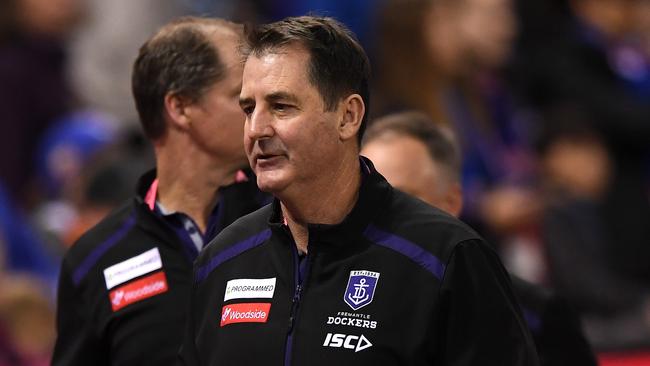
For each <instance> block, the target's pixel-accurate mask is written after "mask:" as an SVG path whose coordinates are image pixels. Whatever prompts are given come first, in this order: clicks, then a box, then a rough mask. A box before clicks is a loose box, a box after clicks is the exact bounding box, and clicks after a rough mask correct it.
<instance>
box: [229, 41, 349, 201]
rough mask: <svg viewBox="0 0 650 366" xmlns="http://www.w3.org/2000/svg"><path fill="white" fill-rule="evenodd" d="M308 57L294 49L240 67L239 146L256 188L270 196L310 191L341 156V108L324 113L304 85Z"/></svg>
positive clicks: (255, 58)
mask: <svg viewBox="0 0 650 366" xmlns="http://www.w3.org/2000/svg"><path fill="white" fill-rule="evenodd" d="M309 59H310V56H309V54H308V52H307V51H306V50H305V49H304V48H303V47H301V46H299V45H288V46H285V47H283V48H281V49H279V50H277V51H276V52H274V53H267V54H264V55H261V56H259V57H258V56H255V55H251V56H250V57H249V58H248V60H247V61H246V65H245V66H244V76H243V84H242V91H241V95H240V105H241V108H242V110H243V111H244V112H245V114H246V123H245V129H244V146H245V149H246V155H247V156H248V161H249V163H250V165H251V167H252V168H253V170H254V171H255V174H257V185H258V186H259V188H260V189H261V190H263V191H266V192H271V193H274V194H276V195H277V194H282V193H285V192H286V193H290V192H292V191H296V190H300V189H301V187H306V186H309V187H313V186H314V184H318V183H319V182H321V181H322V178H323V176H325V175H327V174H332V173H333V171H332V170H334V169H336V167H337V164H338V163H337V162H338V156H339V154H340V153H341V149H342V148H341V147H342V144H341V140H340V138H339V133H338V128H337V126H338V124H339V119H340V115H339V114H340V112H339V110H340V109H341V108H337V109H336V110H334V111H329V112H327V111H325V104H324V102H323V99H322V97H321V95H320V93H319V92H318V90H317V89H316V87H314V86H313V85H312V83H311V82H310V81H309V78H308V74H307V65H308V63H309Z"/></svg>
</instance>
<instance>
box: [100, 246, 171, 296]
mask: <svg viewBox="0 0 650 366" xmlns="http://www.w3.org/2000/svg"><path fill="white" fill-rule="evenodd" d="M160 268H162V260H161V259H160V252H159V251H158V248H153V249H151V250H147V251H146V252H144V253H142V254H140V255H137V256H135V257H133V258H129V259H127V260H125V261H123V262H120V263H118V264H115V265H112V266H110V267H108V268H106V269H105V270H104V279H105V280H106V288H107V289H109V290H110V289H112V288H113V287H115V286H117V285H119V284H122V283H124V282H126V281H129V280H131V279H134V278H136V277H138V276H142V275H143V274H147V273H149V272H153V271H155V270H157V269H160Z"/></svg>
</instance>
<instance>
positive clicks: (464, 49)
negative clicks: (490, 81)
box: [423, 0, 517, 77]
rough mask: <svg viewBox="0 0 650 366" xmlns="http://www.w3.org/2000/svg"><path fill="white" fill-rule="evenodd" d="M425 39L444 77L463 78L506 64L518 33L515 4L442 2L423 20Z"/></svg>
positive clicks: (502, 0)
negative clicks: (445, 75)
mask: <svg viewBox="0 0 650 366" xmlns="http://www.w3.org/2000/svg"><path fill="white" fill-rule="evenodd" d="M423 31H424V39H425V42H426V45H427V46H428V49H429V54H430V57H431V60H432V62H433V63H434V64H435V65H436V66H437V67H438V68H439V69H440V70H442V71H443V73H445V74H447V75H449V76H451V77H454V76H463V75H467V74H468V73H471V72H473V71H476V70H477V69H478V70H482V69H485V68H497V67H499V66H501V65H503V63H504V62H505V61H506V60H507V58H508V56H509V54H510V52H511V49H512V45H513V41H514V38H515V36H516V32H517V25H516V19H515V15H514V10H513V5H512V0H442V1H438V2H434V3H433V4H432V5H431V7H430V10H429V13H428V14H427V16H425V18H424V24H423Z"/></svg>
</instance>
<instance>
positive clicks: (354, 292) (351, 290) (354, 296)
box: [343, 271, 379, 310]
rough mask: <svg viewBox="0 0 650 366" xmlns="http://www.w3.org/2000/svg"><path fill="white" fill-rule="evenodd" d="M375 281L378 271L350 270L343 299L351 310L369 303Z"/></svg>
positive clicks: (373, 292)
mask: <svg viewBox="0 0 650 366" xmlns="http://www.w3.org/2000/svg"><path fill="white" fill-rule="evenodd" d="M377 281H379V272H371V271H351V272H350V278H349V279H348V287H347V288H346V290H345V295H343V301H345V303H346V304H348V305H349V306H350V307H351V308H352V310H359V309H361V308H362V307H364V306H366V305H368V304H370V303H371V302H372V298H373V297H374V296H375V288H376V287H377Z"/></svg>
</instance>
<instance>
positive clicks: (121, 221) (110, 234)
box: [65, 200, 135, 263]
mask: <svg viewBox="0 0 650 366" xmlns="http://www.w3.org/2000/svg"><path fill="white" fill-rule="evenodd" d="M134 225H135V211H134V207H133V203H132V201H131V200H128V201H126V202H124V203H123V204H121V205H120V206H119V207H117V208H116V209H114V210H113V211H112V212H111V213H109V214H108V215H107V216H106V217H105V218H103V219H102V220H101V221H100V222H99V223H97V224H96V225H95V226H93V227H92V228H90V229H89V230H88V231H86V232H85V233H84V234H83V235H82V236H81V237H80V238H79V239H78V240H77V241H76V242H75V243H74V244H73V245H72V246H71V247H70V249H69V250H68V252H67V253H66V256H65V258H66V260H67V261H69V262H72V263H74V262H80V261H82V260H83V259H84V258H86V257H87V256H88V255H90V254H91V253H92V252H93V251H94V250H95V249H96V248H97V247H99V246H101V245H102V244H103V243H105V242H107V241H110V240H119V236H123V235H124V234H126V232H127V231H128V230H129V229H131V228H132V227H133V226H134ZM120 234H122V235H120Z"/></svg>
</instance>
